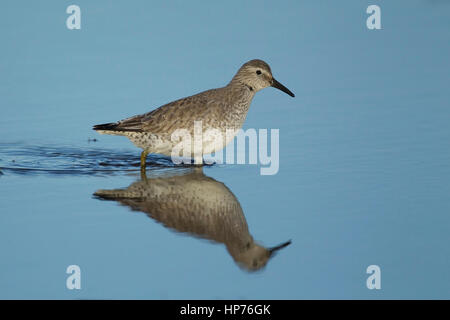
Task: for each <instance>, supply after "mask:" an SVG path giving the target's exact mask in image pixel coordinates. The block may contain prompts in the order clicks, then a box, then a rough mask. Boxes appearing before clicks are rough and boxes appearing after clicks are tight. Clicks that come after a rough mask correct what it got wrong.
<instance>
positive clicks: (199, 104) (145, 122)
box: [111, 89, 217, 133]
mask: <svg viewBox="0 0 450 320" xmlns="http://www.w3.org/2000/svg"><path fill="white" fill-rule="evenodd" d="M215 90H217V89H212V90H208V91H204V92H201V93H199V94H196V95H193V96H190V97H186V98H182V99H179V100H176V101H173V102H170V103H168V104H165V105H163V106H161V107H159V108H157V109H155V110H153V111H150V112H148V113H145V114H141V115H137V116H134V117H130V118H127V119H124V120H121V121H119V122H117V123H114V128H111V130H114V131H134V132H152V133H167V132H170V131H172V130H175V129H177V128H187V127H190V126H192V125H193V121H194V120H197V119H202V118H203V116H204V115H205V114H206V113H208V104H211V102H213V101H214V100H211V99H208V98H209V97H210V96H211V95H213V91H215Z"/></svg>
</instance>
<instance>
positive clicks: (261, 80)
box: [231, 59, 295, 97]
mask: <svg viewBox="0 0 450 320" xmlns="http://www.w3.org/2000/svg"><path fill="white" fill-rule="evenodd" d="M231 83H239V84H243V85H245V86H247V87H248V88H249V89H250V90H251V91H255V92H257V91H259V90H262V89H264V88H267V87H274V88H277V89H279V90H281V91H283V92H285V93H287V94H288V95H290V96H291V97H295V95H294V94H293V93H292V92H291V91H290V90H289V89H288V88H286V87H285V86H284V85H282V84H281V83H279V82H278V81H277V80H275V78H274V77H273V75H272V71H271V70H270V67H269V65H268V64H267V63H266V62H264V61H262V60H258V59H255V60H250V61H248V62H246V63H244V64H243V65H242V67H241V68H240V69H239V71H238V72H237V73H236V75H235V76H234V78H233V80H232V81H231Z"/></svg>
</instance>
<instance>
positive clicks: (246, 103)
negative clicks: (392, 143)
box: [93, 59, 295, 170]
mask: <svg viewBox="0 0 450 320" xmlns="http://www.w3.org/2000/svg"><path fill="white" fill-rule="evenodd" d="M270 86H271V87H274V88H277V89H279V90H281V91H283V92H285V93H287V94H288V95H290V96H291V97H295V95H294V94H293V93H292V92H291V91H290V90H289V89H288V88H286V87H285V86H284V85H282V84H281V83H280V82H278V81H277V80H275V78H274V77H273V75H272V71H271V69H270V66H269V65H268V64H267V63H266V62H264V61H262V60H258V59H255V60H250V61H248V62H246V63H245V64H243V65H242V66H241V68H240V69H239V70H238V72H237V73H236V75H235V76H234V77H233V79H231V81H230V82H229V83H228V84H227V85H226V86H224V87H222V88H217V89H211V90H207V91H203V92H201V93H198V94H195V95H193V96H189V97H186V98H182V99H179V100H176V101H173V102H170V103H168V104H165V105H163V106H161V107H159V108H157V109H155V110H153V111H150V112H148V113H144V114H141V115H137V116H133V117H130V118H127V119H124V120H121V121H118V122H114V123H105V124H99V125H95V126H94V127H93V129H94V130H96V131H97V132H99V133H100V134H112V135H121V136H126V137H128V138H129V139H130V140H131V142H133V143H134V145H136V146H137V147H139V148H142V149H143V151H142V153H141V170H145V164H146V158H147V155H148V154H149V153H158V154H163V155H167V156H172V150H173V148H174V147H175V146H176V145H177V144H178V142H177V141H174V140H173V138H172V135H173V133H174V132H176V131H177V130H186V131H184V132H187V133H188V134H190V136H191V137H192V136H194V134H195V133H194V124H195V123H196V122H197V123H198V122H200V123H201V130H202V133H206V132H212V131H211V130H216V131H215V132H216V133H217V132H219V134H216V135H205V136H203V138H202V140H201V150H200V151H201V156H202V155H204V154H211V153H213V152H216V151H219V150H220V149H222V148H223V147H225V146H226V145H227V144H228V143H229V142H230V141H231V140H232V139H233V138H234V136H235V135H236V134H237V132H238V130H239V129H241V128H242V125H243V124H244V121H245V118H246V116H247V112H248V110H249V107H250V104H251V102H252V99H253V97H254V96H255V93H256V92H258V91H260V90H262V89H264V88H267V87H270ZM217 130H218V131H217ZM230 132H231V134H230ZM219 140H220V141H219ZM192 150H193V149H191V152H190V155H191V157H192V156H195V154H194V151H192Z"/></svg>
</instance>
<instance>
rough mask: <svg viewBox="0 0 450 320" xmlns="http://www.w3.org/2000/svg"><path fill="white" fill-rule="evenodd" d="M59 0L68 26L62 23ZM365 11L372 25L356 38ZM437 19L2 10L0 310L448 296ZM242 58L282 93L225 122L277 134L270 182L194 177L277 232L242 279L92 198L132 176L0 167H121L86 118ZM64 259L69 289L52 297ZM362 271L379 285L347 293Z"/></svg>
mask: <svg viewBox="0 0 450 320" xmlns="http://www.w3.org/2000/svg"><path fill="white" fill-rule="evenodd" d="M71 4H77V5H79V6H80V7H81V19H82V22H81V30H68V29H67V28H66V19H67V17H68V14H66V8H67V6H69V5H71ZM370 4H378V5H379V6H380V7H381V19H382V20H381V24H382V29H381V30H368V29H367V27H366V19H367V17H368V15H367V14H366V8H367V6H368V5H370ZM449 15H450V3H448V2H447V1H426V0H421V1H419V0H413V1H356V0H355V1H345V2H344V1H341V2H337V1H312V0H311V1H301V2H300V1H279V2H275V1H245V2H243V1H228V2H219V1H214V2H212V1H211V2H206V1H174V2H171V3H170V4H168V3H166V1H152V2H150V1H132V2H130V1H114V2H112V1H76V2H70V1H39V2H38V1H35V2H31V1H2V2H1V4H0V39H1V50H0V108H1V109H0V110H1V115H0V142H1V143H2V144H1V146H0V147H1V148H0V149H1V150H3V151H2V152H0V167H2V168H3V169H0V170H2V172H3V175H2V176H0V254H1V258H0V298H4V299H5V298H6V299H10V298H43V299H46V298H61V299H77V298H138V299H141V298H151V299H159V298H163V299H167V298H169V299H170V298H188V299H189V298H213V299H214V298H231V299H234V298H237V299H239V298H253V299H260V298H264V299H303V298H308V299H315V298H326V299H336V298H343V299H353V298H369V299H372V298H373V299H378V298H384V299H391V298H407V299H408V298H446V299H449V298H450V276H449V270H450V256H449V253H450V252H449V250H448V244H449V240H450V239H449V238H450V236H449V234H450V233H449V232H450V217H449V212H450V198H449V190H450V183H449V178H450V148H449V139H450V126H449V119H450V110H449V108H450V104H449V100H450V99H449V98H450V91H449V90H448V88H449V87H448V86H449V83H450V81H449V80H450V79H449V78H450V76H449V74H450V63H449V57H450V20H449ZM254 58H260V59H263V60H265V61H267V62H268V63H269V64H270V65H271V67H272V71H273V73H274V75H275V77H276V78H277V79H278V80H279V81H280V82H282V83H283V84H285V85H286V86H287V87H288V88H289V89H291V90H292V91H293V92H294V93H295V94H296V98H294V99H292V98H290V97H289V96H287V95H285V94H284V93H282V92H280V91H277V90H275V89H272V88H269V89H265V90H263V91H261V92H259V93H258V94H257V95H256V97H255V98H254V100H253V103H252V107H251V108H250V112H249V114H248V117H247V121H246V123H245V125H244V128H279V129H280V171H279V173H278V174H277V175H274V176H260V175H259V168H258V167H257V166H251V165H246V166H239V165H230V166H213V167H210V168H206V169H205V173H206V174H207V175H209V176H211V177H213V178H215V179H216V180H218V181H221V182H223V183H225V184H226V185H227V186H228V188H230V190H231V191H232V192H233V193H234V194H235V196H236V197H237V198H238V199H239V201H240V204H241V206H242V209H243V211H244V213H245V216H246V219H247V223H248V225H249V228H250V232H251V234H252V235H253V236H254V238H255V239H257V240H259V241H261V242H262V243H264V244H265V245H267V246H271V245H275V244H278V243H280V242H283V241H285V240H287V239H292V241H293V243H292V244H291V246H289V247H287V248H285V249H283V251H282V252H280V253H279V254H278V255H277V256H276V257H275V258H273V259H272V260H271V261H270V262H269V263H268V265H267V267H266V268H265V269H264V270H263V271H262V272H258V273H256V274H249V273H247V272H244V271H242V270H241V269H239V268H238V267H237V266H236V265H235V264H234V262H233V260H232V259H231V257H230V256H229V255H228V253H227V252H226V250H225V248H224V247H223V246H222V245H218V244H211V243H210V242H205V241H201V240H199V239H196V238H192V237H189V236H183V235H180V234H176V233H174V232H172V231H170V230H168V229H166V228H164V227H163V226H161V225H160V224H157V223H155V222H154V221H152V220H151V219H149V218H148V217H147V216H146V215H144V214H143V213H136V212H131V211H129V210H128V209H127V208H126V207H122V206H119V205H117V204H116V203H114V202H102V201H98V200H96V199H93V198H92V193H93V192H95V191H96V190H97V189H100V188H101V189H108V188H120V187H127V186H128V185H129V184H131V183H132V182H133V181H135V180H136V179H138V174H137V172H134V171H133V172H132V173H123V174H115V175H97V174H92V175H90V174H86V175H81V174H63V175H52V174H46V173H45V172H46V170H43V173H42V174H17V172H16V171H14V170H8V168H9V167H12V166H23V167H27V166H28V167H29V166H36V167H39V166H41V167H42V166H43V167H44V169H45V168H48V169H52V161H53V160H52V161H49V160H48V159H47V158H46V154H45V152H43V153H39V152H36V151H32V150H31V149H30V146H38V147H39V146H42V147H43V146H53V147H54V148H56V149H57V150H61V153H64V150H66V149H65V148H75V150H78V152H79V153H81V154H83V152H84V151H85V150H92V149H96V150H111V152H116V153H118V154H120V153H121V152H128V153H129V154H132V155H133V157H135V159H134V160H136V161H137V158H138V154H139V150H138V149H136V148H134V147H133V146H132V144H131V143H130V142H129V141H128V140H127V139H125V138H122V137H113V136H99V135H98V134H96V133H95V132H94V131H92V130H91V127H92V125H93V124H97V123H104V122H112V121H116V120H119V119H123V118H125V117H128V116H132V115H135V114H140V113H144V112H147V111H149V110H152V109H154V108H156V107H158V106H160V105H162V104H165V103H167V102H169V101H172V100H175V99H176V98H180V97H184V96H188V95H191V94H194V93H197V92H200V91H203V90H206V89H209V88H213V87H219V86H223V85H225V84H226V83H227V82H228V81H229V80H230V79H231V77H232V76H233V75H234V73H235V72H236V71H237V69H238V68H239V67H240V65H241V64H243V63H244V62H246V61H247V60H250V59H254ZM93 138H96V139H98V142H96V143H92V142H91V143H88V139H93ZM12 148H18V149H20V150H22V151H24V152H23V154H22V155H21V156H18V155H17V153H14V152H12V151H11V149H12ZM33 150H34V149H33ZM27 153H29V154H28V155H27ZM39 157H40V158H39ZM41 158H42V159H41ZM72 160H73V159H72ZM13 161H15V162H13ZM54 161H55V162H54V163H55V164H56V163H58V164H61V165H62V166H63V167H70V163H71V159H70V158H68V160H67V159H66V158H64V159H62V160H61V159H60V160H58V159H54ZM58 161H59V162H58ZM74 161H75V160H74ZM61 162H62V163H61ZM42 163H44V164H45V165H43V164H42ZM71 264H77V265H79V266H80V267H81V270H82V289H81V290H79V291H77V290H73V291H70V290H67V289H66V286H65V284H66V278H67V274H66V273H65V270H66V268H67V266H68V265H71ZM371 264H376V265H379V266H380V267H381V272H382V284H381V285H382V289H381V290H368V289H367V288H366V278H367V277H368V275H367V274H366V268H367V266H369V265H371Z"/></svg>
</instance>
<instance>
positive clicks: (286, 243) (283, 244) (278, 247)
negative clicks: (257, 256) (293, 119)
mask: <svg viewBox="0 0 450 320" xmlns="http://www.w3.org/2000/svg"><path fill="white" fill-rule="evenodd" d="M286 90H287V89H286ZM288 91H289V90H288ZM289 92H290V91H289ZM290 244H291V240H289V241H286V242H284V243H282V244H280V245H278V246H276V247H273V248H270V249H269V253H270V255H272V254H274V253H275V252H276V251H278V250H280V249H283V248H284V247H287V246H288V245H290Z"/></svg>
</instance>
